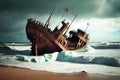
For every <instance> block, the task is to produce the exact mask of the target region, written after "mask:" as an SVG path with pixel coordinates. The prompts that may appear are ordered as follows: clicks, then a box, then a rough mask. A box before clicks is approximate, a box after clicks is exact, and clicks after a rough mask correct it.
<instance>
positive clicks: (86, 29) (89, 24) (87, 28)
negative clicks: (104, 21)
mask: <svg viewBox="0 0 120 80" xmlns="http://www.w3.org/2000/svg"><path fill="white" fill-rule="evenodd" d="M89 25H90V24H89V23H88V22H87V27H86V29H85V32H86V31H87V29H88V26H89Z"/></svg>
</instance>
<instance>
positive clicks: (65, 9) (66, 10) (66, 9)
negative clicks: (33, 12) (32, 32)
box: [57, 8, 68, 27]
mask: <svg viewBox="0 0 120 80" xmlns="http://www.w3.org/2000/svg"><path fill="white" fill-rule="evenodd" d="M66 12H68V8H64V13H63V14H62V16H61V18H60V21H59V23H58V26H59V25H60V22H61V20H62V18H63V17H64V15H65V13H66ZM58 26H57V27H58Z"/></svg>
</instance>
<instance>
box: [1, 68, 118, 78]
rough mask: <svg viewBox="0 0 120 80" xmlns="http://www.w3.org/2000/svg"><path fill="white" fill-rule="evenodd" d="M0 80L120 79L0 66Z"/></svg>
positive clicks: (83, 73) (82, 73)
mask: <svg viewBox="0 0 120 80" xmlns="http://www.w3.org/2000/svg"><path fill="white" fill-rule="evenodd" d="M0 80H120V77H115V76H100V75H94V76H93V75H90V74H88V73H85V72H81V73H69V74H62V73H52V72H47V71H38V70H30V69H22V68H15V67H6V66H0Z"/></svg>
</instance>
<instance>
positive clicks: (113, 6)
mask: <svg viewBox="0 0 120 80" xmlns="http://www.w3.org/2000/svg"><path fill="white" fill-rule="evenodd" d="M103 1H104V0H0V37H1V39H0V41H12V40H13V41H24V40H27V39H26V34H25V26H26V21H27V19H28V18H29V17H30V16H31V15H33V16H34V17H37V16H44V15H47V14H49V13H50V12H51V10H52V9H53V8H54V7H55V6H56V12H55V15H57V16H61V14H62V12H63V9H64V8H68V9H69V11H70V13H74V14H76V13H77V14H78V15H79V16H81V17H98V18H99V17H103V18H104V17H108V18H109V17H120V0H105V1H106V3H105V5H104V8H102V12H101V13H99V14H98V13H97V12H98V10H99V9H100V5H101V4H102V2H103ZM70 13H68V15H69V14H70ZM36 15H37V16H36ZM16 34H17V35H16ZM21 37H22V38H24V39H23V40H22V38H21Z"/></svg>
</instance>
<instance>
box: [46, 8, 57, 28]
mask: <svg viewBox="0 0 120 80" xmlns="http://www.w3.org/2000/svg"><path fill="white" fill-rule="evenodd" d="M54 11H55V8H54V9H53V10H52V12H51V14H50V16H49V17H48V19H47V21H46V23H45V25H44V27H46V28H48V26H49V24H50V19H51V16H52V14H53V12H54Z"/></svg>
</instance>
